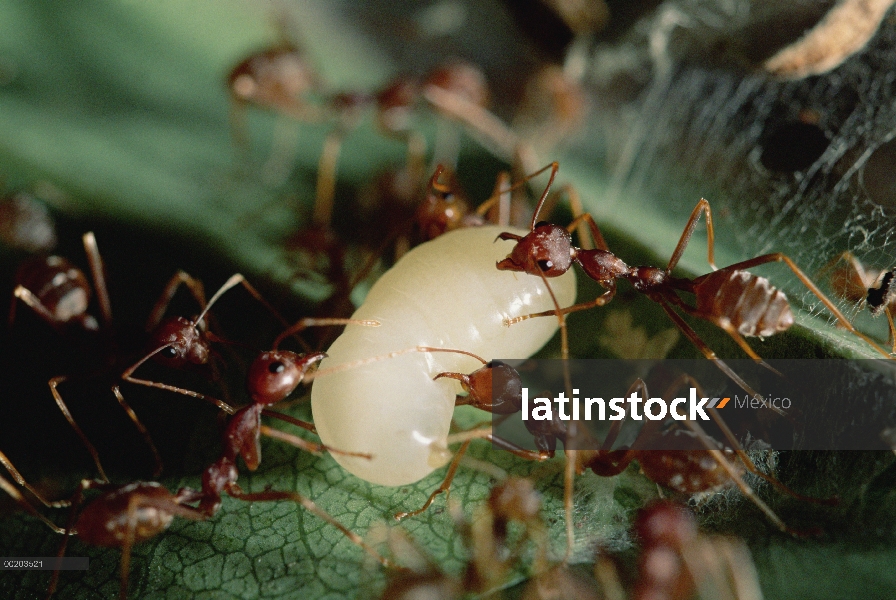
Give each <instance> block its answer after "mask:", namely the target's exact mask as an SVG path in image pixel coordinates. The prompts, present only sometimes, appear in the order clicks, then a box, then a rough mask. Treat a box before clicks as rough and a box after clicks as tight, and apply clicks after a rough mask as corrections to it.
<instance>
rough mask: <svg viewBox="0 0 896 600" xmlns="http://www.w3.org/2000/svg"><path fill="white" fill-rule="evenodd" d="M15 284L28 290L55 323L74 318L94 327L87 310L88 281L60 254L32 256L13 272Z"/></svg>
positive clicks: (93, 320)
mask: <svg viewBox="0 0 896 600" xmlns="http://www.w3.org/2000/svg"><path fill="white" fill-rule="evenodd" d="M15 281H16V286H17V287H20V288H24V289H26V290H28V291H30V292H31V294H33V295H34V297H35V298H36V299H37V300H38V301H40V304H41V305H42V307H43V308H44V309H46V310H47V311H48V312H49V316H50V317H52V319H53V320H54V321H55V322H56V323H60V324H65V323H70V322H77V323H79V324H81V325H82V326H83V327H84V328H85V329H89V330H97V329H99V324H98V323H97V321H96V319H95V318H93V317H92V316H90V315H88V314H87V308H88V304H89V303H90V295H91V294H90V282H89V281H88V280H87V277H86V276H85V275H84V272H83V271H81V269H79V268H78V267H76V266H75V265H74V264H72V263H71V262H69V261H68V260H67V259H65V258H62V257H61V256H43V257H35V258H32V259H29V260H27V261H25V263H24V264H22V266H21V267H19V270H18V272H17V273H16V278H15Z"/></svg>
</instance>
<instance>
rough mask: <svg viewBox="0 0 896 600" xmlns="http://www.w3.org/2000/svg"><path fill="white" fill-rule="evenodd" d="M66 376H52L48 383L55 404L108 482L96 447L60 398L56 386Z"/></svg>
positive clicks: (104, 479) (98, 470)
mask: <svg viewBox="0 0 896 600" xmlns="http://www.w3.org/2000/svg"><path fill="white" fill-rule="evenodd" d="M67 379H68V377H66V376H64V375H63V376H59V377H54V378H52V379H51V380H50V381H49V382H48V384H49V386H50V392H51V393H52V394H53V398H54V399H55V400H56V405H57V406H58V407H59V410H61V411H62V414H63V416H64V417H65V419H66V421H68V424H69V425H71V426H72V429H74V430H75V433H76V434H78V437H79V438H81V442H82V443H83V444H84V446H85V447H86V448H87V451H88V452H89V453H90V456H92V457H93V463H94V464H95V465H96V470H97V472H98V473H99V474H100V477H102V478H103V481H106V482H108V481H109V477H108V476H107V475H106V471H104V470H103V465H102V464H101V463H100V455H99V454H98V453H97V451H96V448H94V447H93V444H91V443H90V440H88V439H87V436H86V435H84V432H83V431H82V430H81V428H80V427H79V426H78V424H77V423H76V422H75V418H74V417H73V416H72V413H71V412H70V411H69V410H68V406H66V404H65V402H64V401H63V400H62V395H61V394H60V393H59V390H58V389H57V386H58V385H59V384H60V383H62V382H63V381H66V380H67Z"/></svg>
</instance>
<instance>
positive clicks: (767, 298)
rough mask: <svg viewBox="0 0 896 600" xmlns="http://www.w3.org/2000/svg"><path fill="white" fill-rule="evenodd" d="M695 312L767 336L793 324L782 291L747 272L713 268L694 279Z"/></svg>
mask: <svg viewBox="0 0 896 600" xmlns="http://www.w3.org/2000/svg"><path fill="white" fill-rule="evenodd" d="M693 291H694V295H695V296H696V300H697V312H698V313H700V314H701V315H703V316H704V317H705V318H707V319H708V320H710V321H713V322H715V323H717V324H719V325H720V326H722V327H723V328H724V325H723V324H722V323H721V321H722V320H723V319H724V320H725V321H726V322H727V323H729V324H730V326H731V327H732V328H733V329H735V330H736V331H737V332H738V333H740V334H741V335H745V336H751V337H766V336H770V335H774V334H776V333H780V332H782V331H786V330H787V329H789V328H790V326H791V325H793V312H792V311H791V310H790V303H789V302H788V301H787V296H785V295H784V292H782V291H781V290H779V289H777V288H775V287H774V286H773V285H772V284H771V283H769V280H768V279H766V278H765V277H758V276H756V275H753V274H752V273H749V272H747V271H725V270H721V271H714V272H712V273H709V274H708V275H704V276H703V277H699V278H697V279H696V280H695V282H694V288H693Z"/></svg>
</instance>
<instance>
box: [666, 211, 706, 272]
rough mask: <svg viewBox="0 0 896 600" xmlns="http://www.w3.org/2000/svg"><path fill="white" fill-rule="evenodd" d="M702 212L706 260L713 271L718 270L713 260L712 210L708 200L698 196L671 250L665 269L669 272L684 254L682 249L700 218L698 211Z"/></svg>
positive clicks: (686, 244) (685, 246)
mask: <svg viewBox="0 0 896 600" xmlns="http://www.w3.org/2000/svg"><path fill="white" fill-rule="evenodd" d="M702 212H705V213H706V260H707V261H708V262H709V266H710V267H712V270H713V271H716V270H718V267H716V261H715V233H714V232H713V228H712V210H711V209H710V208H709V201H708V200H707V199H706V198H700V202H698V203H697V206H695V207H694V210H693V211H692V212H691V216H690V217H689V218H688V222H687V224H686V225H685V226H684V231H682V232H681V238H679V240H678V245H677V246H675V251H674V252H672V257H671V258H670V259H669V266H667V267H666V271H668V272H671V271H672V269H674V268H675V266H676V265H677V264H678V261H679V260H680V259H681V255H682V254H684V249H685V248H687V246H688V242H689V241H690V240H691V236H692V235H694V229H695V228H696V227H697V222H698V221H699V220H700V213H702Z"/></svg>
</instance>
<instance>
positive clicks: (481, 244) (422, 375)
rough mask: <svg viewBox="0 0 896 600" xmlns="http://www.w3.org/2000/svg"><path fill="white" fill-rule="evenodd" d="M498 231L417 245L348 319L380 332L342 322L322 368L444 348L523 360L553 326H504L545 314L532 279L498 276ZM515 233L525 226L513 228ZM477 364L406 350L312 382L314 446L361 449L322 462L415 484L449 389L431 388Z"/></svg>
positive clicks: (538, 284) (549, 321)
mask: <svg viewBox="0 0 896 600" xmlns="http://www.w3.org/2000/svg"><path fill="white" fill-rule="evenodd" d="M507 230H508V228H507V227H501V228H499V227H493V226H487V227H476V228H468V229H460V230H457V231H453V232H451V233H447V234H445V235H443V236H440V237H439V238H437V239H435V240H434V241H431V242H428V243H426V244H423V245H421V246H418V247H417V248H415V249H414V250H412V251H411V252H409V253H408V254H407V255H405V256H404V257H403V258H402V259H401V260H399V261H398V263H397V264H396V265H395V266H394V267H393V268H392V269H390V270H389V271H388V272H386V273H385V274H384V275H383V276H382V277H381V278H380V279H379V281H377V282H376V284H375V285H374V286H373V287H372V288H371V290H370V293H369V294H368V295H367V299H366V301H365V302H364V304H363V305H362V306H361V307H360V308H359V309H358V310H357V311H356V312H355V314H354V316H353V317H352V318H354V319H375V320H377V321H379V322H380V323H381V325H380V327H356V326H351V325H350V326H348V327H347V328H346V330H345V332H344V333H343V334H342V335H341V336H340V337H339V339H337V340H336V341H335V342H334V343H333V345H332V346H331V347H330V348H329V350H327V354H328V355H329V358H327V359H325V360H324V361H323V362H322V364H321V369H327V368H330V367H334V366H336V365H339V364H343V363H346V362H351V361H355V360H359V359H364V358H370V357H373V356H380V355H383V354H387V353H389V352H395V351H398V350H403V349H406V348H410V347H413V346H418V345H422V346H434V347H439V348H455V349H461V350H466V351H469V352H473V353H475V354H477V355H479V356H482V357H484V358H485V359H487V360H488V359H499V358H507V359H511V358H527V357H529V356H531V355H532V354H534V353H535V352H537V351H538V350H539V349H540V348H541V347H542V346H543V345H544V344H545V343H546V342H547V341H548V340H549V339H550V338H551V337H552V336H553V335H554V333H556V331H557V319H554V318H540V319H529V320H527V321H523V322H521V323H519V324H516V325H513V326H512V327H508V326H506V325H504V322H505V319H508V318H513V317H516V316H520V315H525V314H529V313H533V312H539V311H544V310H550V309H553V308H554V305H553V303H552V302H551V298H550V295H549V294H548V291H547V289H546V288H545V286H544V283H543V282H542V280H541V279H540V278H538V277H532V276H530V275H525V274H519V273H512V272H509V271H498V270H497V269H496V268H495V263H496V262H497V261H498V260H501V259H503V258H505V257H506V256H507V253H508V252H509V250H510V249H511V248H512V247H513V246H512V244H511V243H510V242H504V241H497V242H496V241H495V238H496V237H497V236H498V234H499V233H500V232H501V231H507ZM514 233H519V234H520V235H525V233H526V232H525V231H514ZM551 288H552V289H553V290H554V294H555V295H556V297H557V301H558V302H559V303H560V305H561V306H569V305H571V304H573V303H574V301H575V289H576V285H575V276H574V275H573V272H572V270H570V271H569V272H567V274H565V275H563V276H561V277H557V278H554V279H551ZM481 366H482V365H481V364H480V363H479V362H477V361H476V360H475V359H473V358H470V357H468V356H463V355H458V354H454V353H418V352H412V353H409V354H404V355H402V356H399V357H396V358H393V359H388V360H384V361H380V362H375V363H370V364H366V365H363V366H361V367H356V368H351V369H347V370H345V371H340V372H337V373H333V374H331V375H324V376H322V377H320V378H319V379H316V380H315V381H314V384H313V386H312V390H311V408H312V411H313V414H314V423H315V425H316V426H317V432H318V434H319V435H320V439H321V441H322V442H323V443H324V444H326V445H328V446H331V447H333V448H339V449H340V450H346V451H351V452H366V453H370V454H372V455H373V459H371V460H367V459H364V458H356V457H350V456H344V455H333V458H335V459H336V461H337V462H339V464H341V465H342V466H343V467H345V469H346V470H348V471H349V472H351V473H353V474H354V475H356V476H358V477H360V478H361V479H365V480H367V481H370V482H373V483H376V484H380V485H391V486H397V485H406V484H409V483H413V482H415V481H418V480H420V479H422V478H423V477H425V476H426V475H428V474H429V473H431V472H432V471H433V470H434V469H436V468H438V467H440V466H442V465H443V464H444V463H445V458H444V453H441V452H437V451H434V450H433V442H436V444H435V445H436V446H438V445H439V444H438V443H439V442H441V445H444V441H445V439H446V437H447V435H448V428H449V425H450V423H451V417H452V414H453V412H454V399H455V395H456V393H457V392H458V391H459V389H460V388H459V387H458V386H457V382H455V381H452V380H447V379H440V380H438V381H433V377H434V376H435V375H436V374H438V373H440V372H443V371H459V372H466V373H468V372H471V371H473V370H475V369H477V368H479V367H481Z"/></svg>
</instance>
